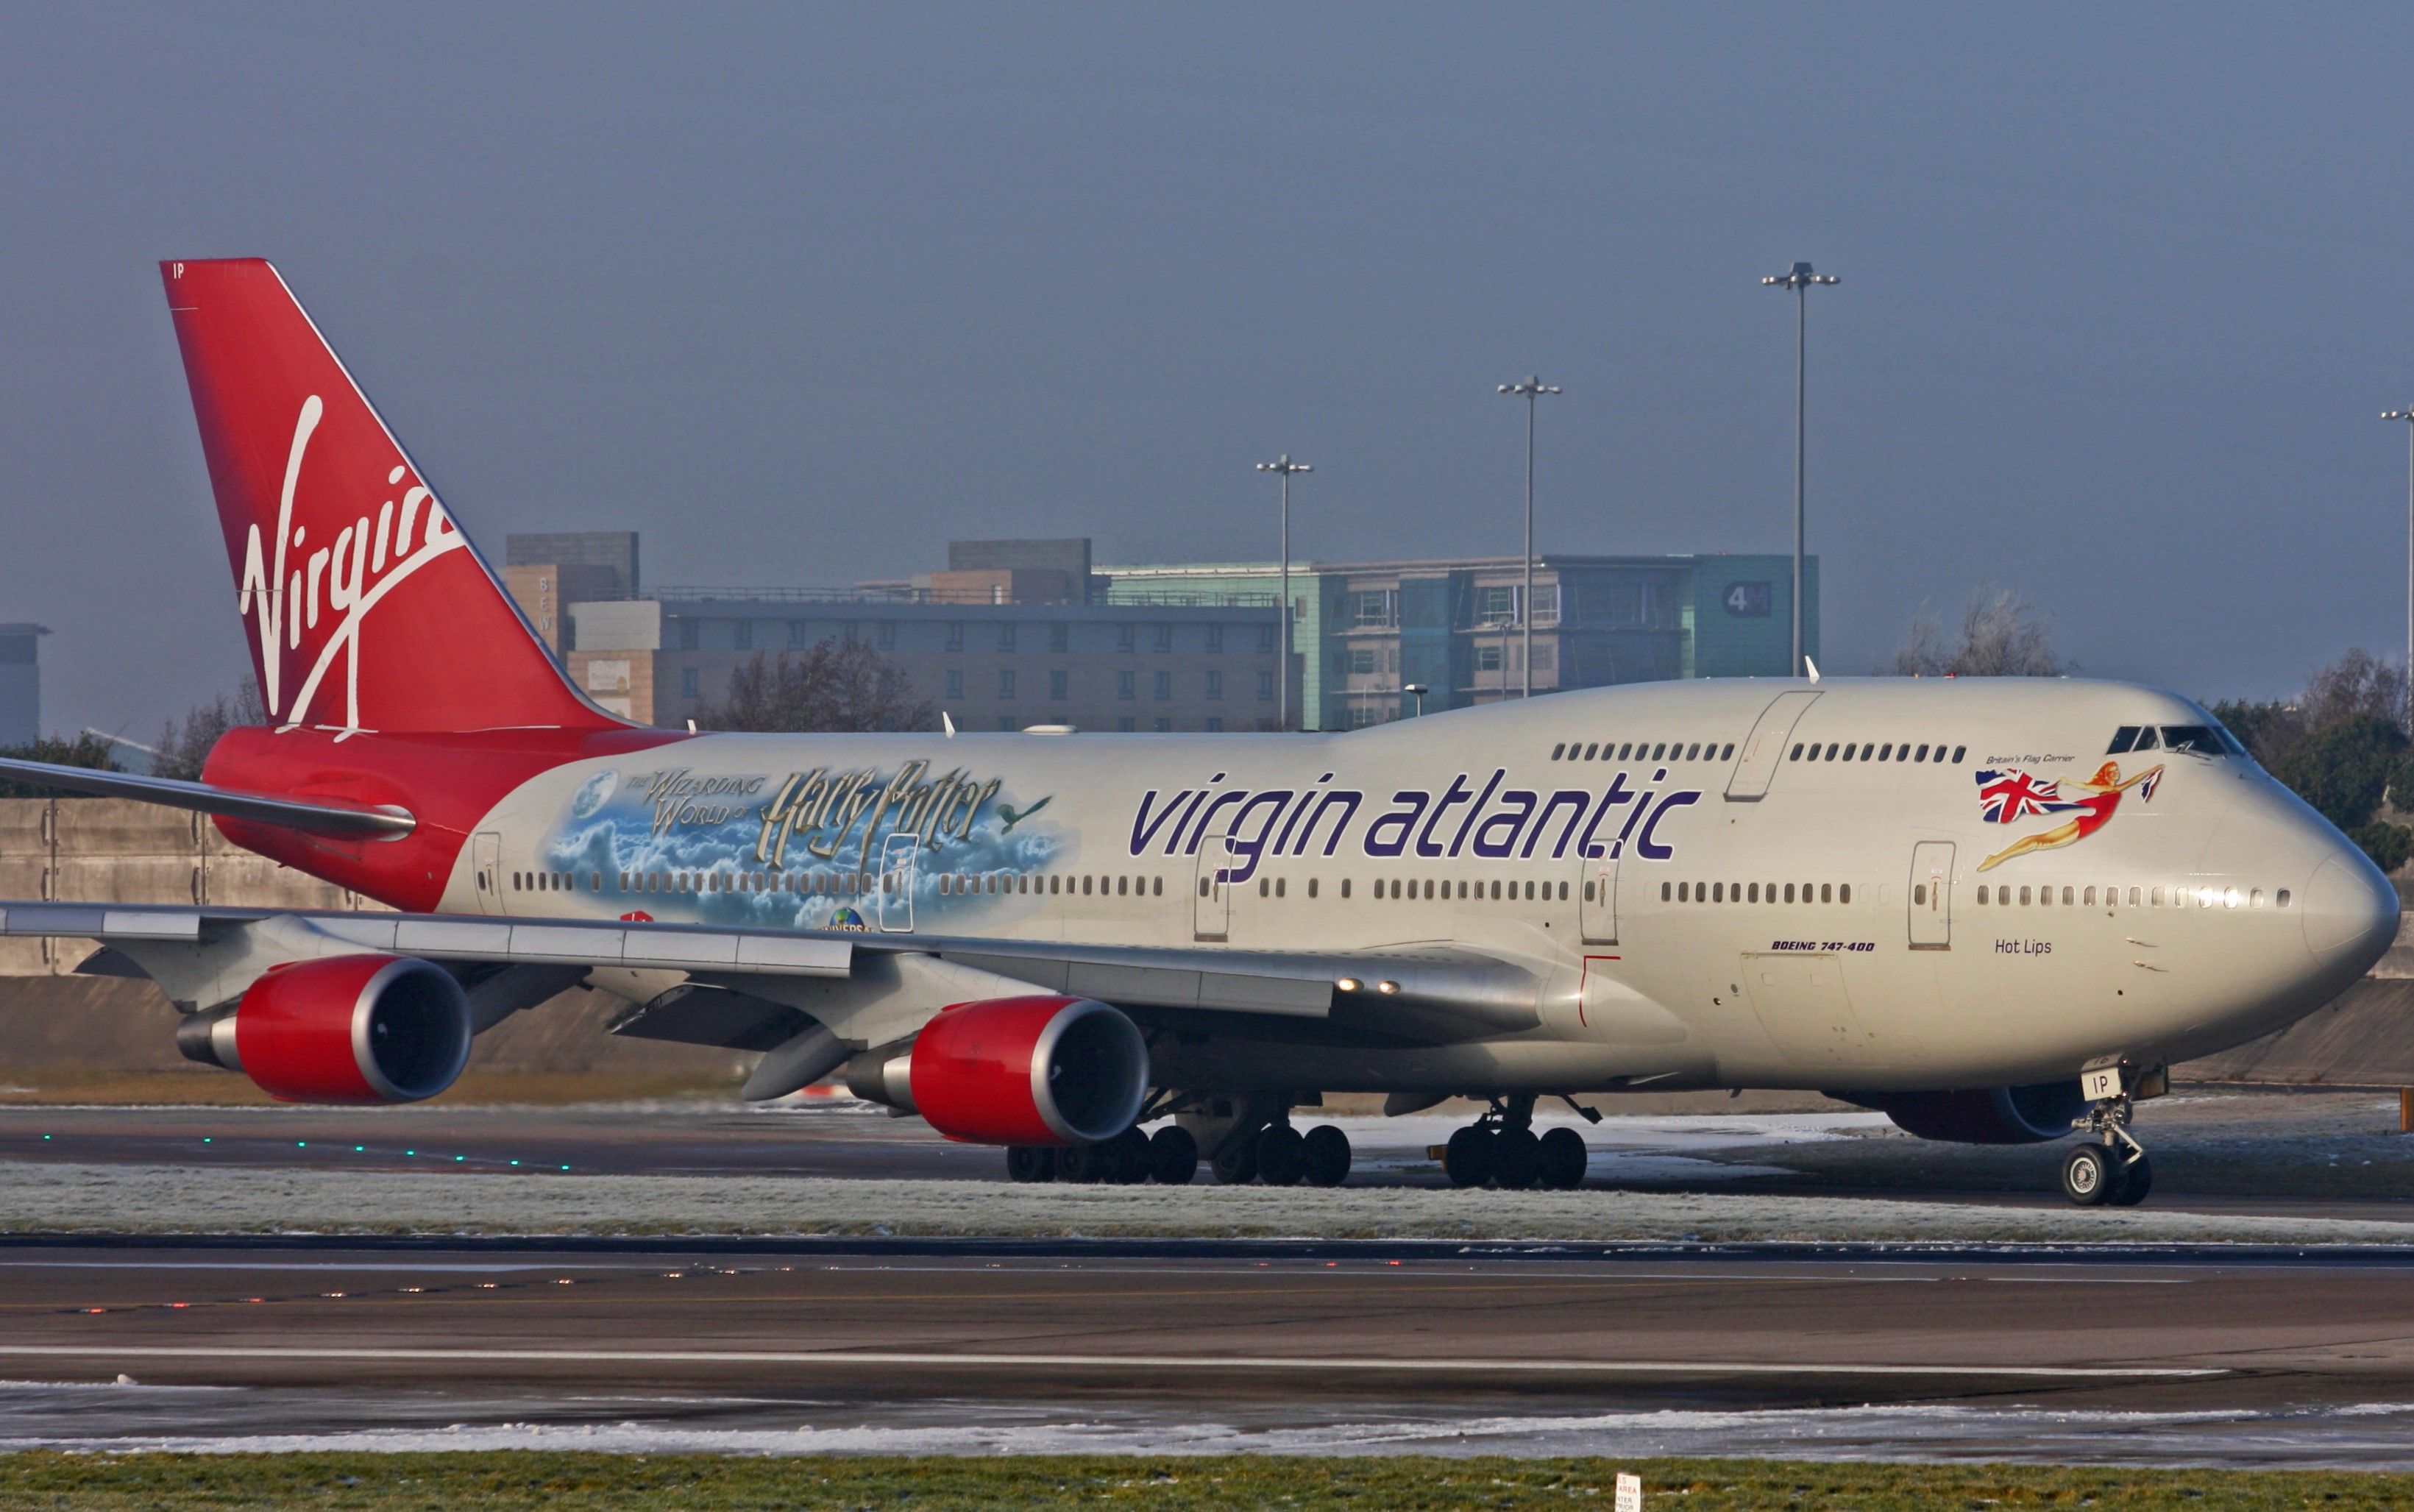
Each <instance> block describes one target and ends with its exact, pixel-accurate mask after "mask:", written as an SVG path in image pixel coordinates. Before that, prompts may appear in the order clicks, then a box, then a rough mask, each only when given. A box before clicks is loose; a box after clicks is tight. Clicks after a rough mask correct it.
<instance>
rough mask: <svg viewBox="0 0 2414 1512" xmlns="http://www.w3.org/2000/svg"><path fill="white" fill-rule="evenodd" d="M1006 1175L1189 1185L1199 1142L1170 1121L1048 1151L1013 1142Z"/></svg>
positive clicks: (1008, 1149)
mask: <svg viewBox="0 0 2414 1512" xmlns="http://www.w3.org/2000/svg"><path fill="white" fill-rule="evenodd" d="M1198 1174H1199V1142H1198V1141H1197V1140H1194V1139H1192V1138H1191V1137H1190V1131H1189V1130H1186V1129H1184V1128H1182V1127H1180V1126H1179V1125H1176V1124H1168V1125H1166V1126H1165V1127H1164V1128H1163V1129H1160V1130H1157V1131H1156V1132H1155V1134H1143V1133H1141V1132H1140V1130H1138V1129H1126V1130H1124V1131H1123V1132H1122V1133H1120V1134H1117V1135H1116V1136H1115V1137H1114V1138H1112V1139H1110V1140H1106V1141H1103V1142H1101V1143H1099V1144H1096V1145H1068V1146H1067V1147H1065V1148H1064V1149H1050V1148H1048V1147H1047V1146H1045V1145H1008V1146H1007V1147H1006V1176H1007V1178H1008V1179H1010V1180H1014V1181H1065V1182H1073V1183H1077V1184H1080V1185H1090V1184H1094V1183H1095V1184H1106V1185H1112V1186H1125V1187H1131V1186H1138V1185H1140V1183H1141V1182H1145V1181H1155V1182H1158V1183H1160V1184H1162V1185H1164V1186H1168V1187H1186V1186H1188V1185H1190V1178H1191V1177H1192V1176H1194V1175H1198Z"/></svg>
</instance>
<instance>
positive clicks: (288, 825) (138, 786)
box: [0, 756, 419, 840]
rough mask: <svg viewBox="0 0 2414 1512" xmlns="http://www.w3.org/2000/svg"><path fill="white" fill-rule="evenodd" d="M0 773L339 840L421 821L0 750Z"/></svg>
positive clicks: (387, 833) (374, 836) (397, 833)
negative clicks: (34, 758)
mask: <svg viewBox="0 0 2414 1512" xmlns="http://www.w3.org/2000/svg"><path fill="white" fill-rule="evenodd" d="M0 777H7V778H11V779H13V780H15V781H17V782H21V783H26V784H30V785H34V786H42V787H55V788H58V789H59V790H61V791H62V792H69V793H87V794H90V795H92V796H93V797H95V798H131V799H135V800H138V801H142V802H144V803H158V804H161V805H164V806H165V807H168V808H178V809H190V810H192V811H194V812H196V813H200V814H218V815H224V816H226V817H228V818H230V819H246V820H249V821H250V822H251V823H253V824H273V825H276V826H277V827H278V828H280V829H285V830H299V831H303V832H304V833H305V834H314V835H327V836H330V837H332V838H335V839H337V840H399V839H401V838H402V837H403V836H404V835H407V834H409V833H410V831H412V830H414V829H416V828H418V825H419V821H418V820H417V819H414V818H412V817H411V816H410V815H408V814H406V813H404V812H402V811H401V810H400V809H391V808H386V809H372V808H350V807H346V806H344V805H341V804H336V803H327V802H320V801H312V802H304V801H300V800H297V799H291V798H273V797H271V796H269V795H268V794H266V793H238V792H235V791H233V790H231V789H230V788H225V787H213V786H210V785H209V784H208V783H192V782H179V781H178V780H176V779H175V778H173V777H138V776H136V775H135V774H134V773H132V772H130V771H94V770H93V769H91V768H89V767H59V766H52V764H51V763H50V762H47V761H20V760H17V759H15V758H14V757H10V756H0Z"/></svg>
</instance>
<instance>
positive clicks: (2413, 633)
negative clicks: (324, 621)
mask: <svg viewBox="0 0 2414 1512" xmlns="http://www.w3.org/2000/svg"><path fill="white" fill-rule="evenodd" d="M2380 418H2382V419H2383V420H2396V421H2401V422H2403V423H2404V424H2405V426H2406V677H2405V681H2404V682H2403V684H2402V685H2401V686H2400V688H2399V690H2398V691H2399V693H2400V695H2401V702H2402V704H2403V705H2404V707H2403V708H2402V709H2400V710H2399V711H2398V721H2399V723H2400V724H2402V725H2403V726H2405V727H2406V728H2407V730H2408V731H2409V732H2414V404H2409V405H2407V407H2406V408H2405V409H2403V410H2385V411H2383V412H2381V415H2380Z"/></svg>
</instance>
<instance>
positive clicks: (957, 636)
mask: <svg viewBox="0 0 2414 1512" xmlns="http://www.w3.org/2000/svg"><path fill="white" fill-rule="evenodd" d="M963 649H964V626H963V621H956V622H955V623H953V624H950V625H948V626H947V650H949V651H961V650H963Z"/></svg>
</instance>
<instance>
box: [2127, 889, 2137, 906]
mask: <svg viewBox="0 0 2414 1512" xmlns="http://www.w3.org/2000/svg"><path fill="white" fill-rule="evenodd" d="M2129 906H2130V907H2132V908H2135V907H2137V906H2138V890H2137V889H2136V888H2131V889H2130V890H2129Z"/></svg>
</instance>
